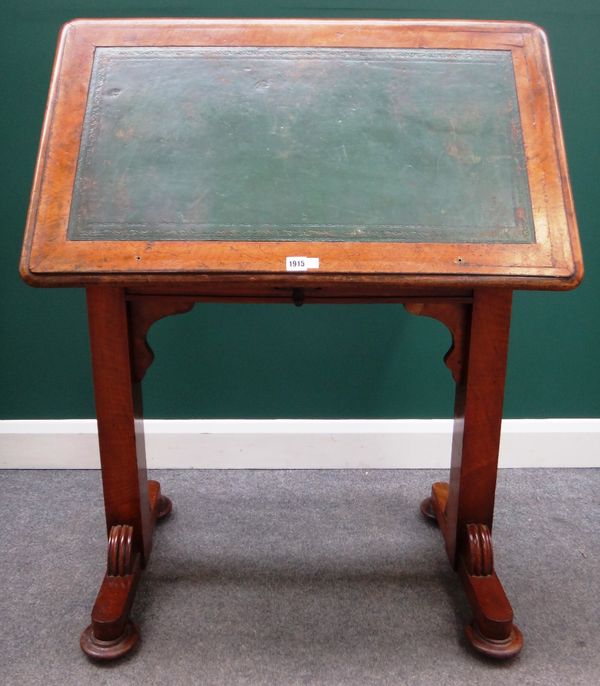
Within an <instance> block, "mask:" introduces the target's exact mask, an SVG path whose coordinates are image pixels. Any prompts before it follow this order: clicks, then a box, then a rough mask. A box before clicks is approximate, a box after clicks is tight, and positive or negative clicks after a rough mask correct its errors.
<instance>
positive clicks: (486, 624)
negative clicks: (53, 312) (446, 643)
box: [458, 523, 523, 660]
mask: <svg viewBox="0 0 600 686" xmlns="http://www.w3.org/2000/svg"><path fill="white" fill-rule="evenodd" d="M458 571H459V575H460V578H461V581H462V583H463V586H464V588H465V591H466V594H467V599H468V601H469V604H470V605H471V608H472V610H473V615H474V619H473V622H472V623H471V624H469V625H468V626H467V627H466V628H465V633H466V635H467V640H468V641H469V643H470V644H471V646H472V647H473V648H474V649H475V650H476V651H477V652H479V653H482V654H483V655H485V656H487V657H491V658H495V659H500V660H506V659H509V658H511V657H514V656H515V655H518V654H519V653H520V652H521V648H522V647H523V634H521V632H520V631H519V629H518V627H517V626H516V625H515V624H514V623H513V611H512V607H511V606H510V603H509V601H508V598H507V597H506V593H505V592H504V588H502V584H501V583H500V579H498V577H497V576H496V572H495V571H494V551H493V547H492V534H491V531H490V529H489V527H488V526H487V525H485V524H477V523H471V524H467V527H466V544H465V547H464V551H463V554H462V555H461V559H460V563H459V568H458Z"/></svg>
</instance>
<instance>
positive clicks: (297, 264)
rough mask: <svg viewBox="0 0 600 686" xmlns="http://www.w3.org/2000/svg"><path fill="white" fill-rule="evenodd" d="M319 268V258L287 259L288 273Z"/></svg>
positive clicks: (286, 268) (286, 267)
mask: <svg viewBox="0 0 600 686" xmlns="http://www.w3.org/2000/svg"><path fill="white" fill-rule="evenodd" d="M318 268H319V258H318V257H286V258H285V270H286V271H288V272H305V271H307V270H309V269H318Z"/></svg>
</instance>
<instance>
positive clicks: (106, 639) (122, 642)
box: [79, 524, 141, 660]
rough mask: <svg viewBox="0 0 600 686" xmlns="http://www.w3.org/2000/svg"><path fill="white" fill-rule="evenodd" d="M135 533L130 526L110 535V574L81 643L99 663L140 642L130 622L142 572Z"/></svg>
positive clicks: (113, 657)
mask: <svg viewBox="0 0 600 686" xmlns="http://www.w3.org/2000/svg"><path fill="white" fill-rule="evenodd" d="M133 534H134V532H133V527H132V526H129V525H128V524H117V525H115V526H113V527H111V529H110V532H109V534H108V550H107V561H106V574H105V575H104V579H103V581H102V585H101V586H100V590H99V591H98V595H97V596H96V602H95V603H94V607H93V609H92V623H91V624H90V625H89V626H88V627H87V628H86V629H85V631H84V632H83V633H82V634H81V639H80V641H79V644H80V646H81V649H82V650H83V652H84V653H85V654H86V655H88V656H89V657H91V658H93V659H95V660H115V659H117V658H119V657H122V656H123V655H126V654H127V653H129V652H130V651H131V650H133V648H134V647H135V646H136V644H137V643H138V641H139V637H140V634H139V631H138V629H137V627H136V626H135V624H133V623H132V622H131V621H130V620H129V612H130V610H131V606H132V604H133V599H134V597H135V591H136V588H137V583H138V580H139V578H140V570H141V563H140V554H139V553H138V552H137V551H136V550H135V547H134V535H133Z"/></svg>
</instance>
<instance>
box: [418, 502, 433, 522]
mask: <svg viewBox="0 0 600 686" xmlns="http://www.w3.org/2000/svg"><path fill="white" fill-rule="evenodd" d="M420 510H421V514H422V515H423V517H425V519H428V520H429V521H431V522H437V517H436V516H435V511H434V509H433V502H432V500H431V498H425V500H423V501H422V502H421V507H420Z"/></svg>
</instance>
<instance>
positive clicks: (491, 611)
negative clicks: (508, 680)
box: [417, 289, 523, 658]
mask: <svg viewBox="0 0 600 686" xmlns="http://www.w3.org/2000/svg"><path fill="white" fill-rule="evenodd" d="M511 296H512V294H511V293H510V291H503V290H493V289H489V290H483V289H482V290H479V291H476V292H475V294H474V297H473V302H472V304H471V305H470V306H466V308H465V310H464V312H465V314H466V317H465V318H464V321H463V322H462V323H461V325H460V329H461V330H460V331H459V332H458V333H460V336H459V337H460V339H461V340H464V361H463V364H462V368H461V370H460V374H458V375H455V378H456V380H457V385H456V399H455V408H454V433H453V439H452V461H451V468H450V483H449V484H446V483H437V484H434V485H433V488H432V494H431V498H427V499H426V500H425V501H424V502H423V503H422V505H421V511H422V512H423V514H425V515H427V516H428V517H433V518H435V519H436V521H437V523H438V524H439V526H440V529H441V531H442V533H443V536H444V540H445V544H446V550H447V553H448V557H449V559H450V562H451V564H452V565H453V567H454V569H456V570H457V572H458V574H459V577H460V579H461V581H462V584H463V586H464V588H465V592H466V595H467V599H468V601H469V604H470V605H471V608H472V610H473V615H474V618H473V622H472V624H470V625H469V626H467V628H466V634H467V638H468V640H469V642H470V644H471V645H472V646H473V647H474V648H475V649H476V650H477V651H479V652H481V653H483V654H485V655H487V656H489V657H495V658H509V657H513V656H514V655H516V654H518V653H519V652H520V650H521V648H522V645H523V637H522V634H521V632H520V631H519V629H518V628H517V627H516V626H515V625H514V624H513V612H512V608H511V606H510V603H509V601H508V599H507V597H506V594H505V593H504V589H503V588H502V584H501V583H500V581H499V579H498V577H497V576H496V573H495V571H494V560H493V547H492V521H493V514H494V498H495V490H496V474H497V466H498V449H499V445H500V427H501V422H502V405H503V398H504V380H505V374H506V357H507V351H508V334H509V328H510V310H511ZM434 307H435V306H434ZM437 307H439V308H442V309H443V308H444V307H445V308H446V309H452V307H455V308H456V307H460V306H451V305H449V306H444V305H438V306H437ZM417 314H428V315H429V316H434V317H435V316H437V318H439V319H443V318H442V317H440V316H438V315H439V313H436V312H417ZM453 333H456V332H453Z"/></svg>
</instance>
